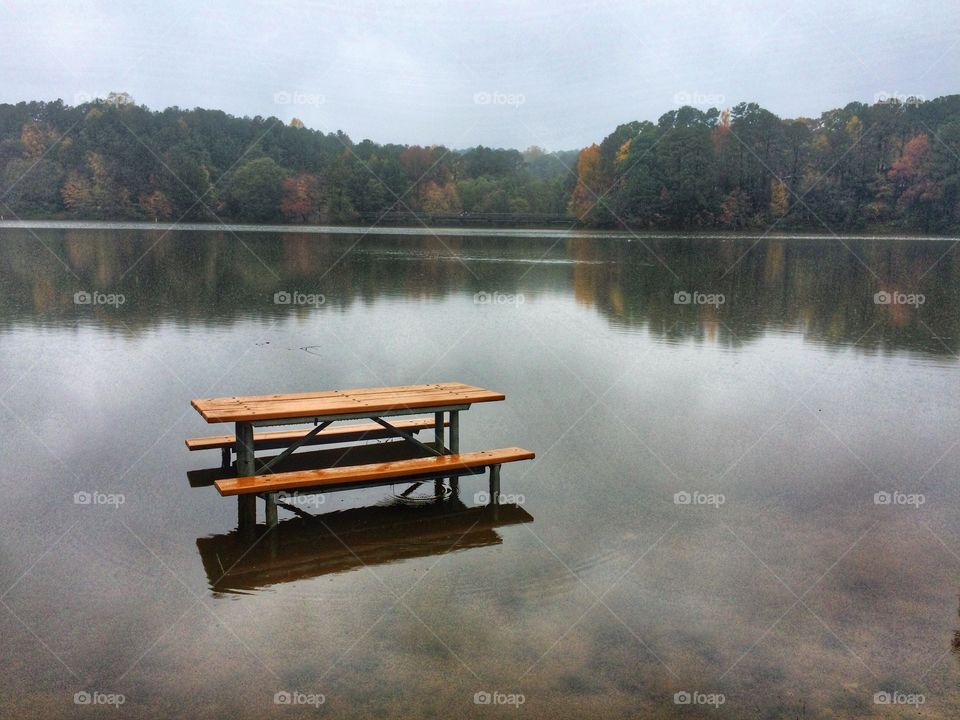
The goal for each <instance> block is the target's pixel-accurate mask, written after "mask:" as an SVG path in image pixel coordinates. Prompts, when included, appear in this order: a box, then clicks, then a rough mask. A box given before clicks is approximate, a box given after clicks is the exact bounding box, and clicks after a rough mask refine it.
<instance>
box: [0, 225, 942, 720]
mask: <svg viewBox="0 0 960 720" xmlns="http://www.w3.org/2000/svg"><path fill="white" fill-rule="evenodd" d="M958 352H960V251H958V250H957V249H956V248H955V241H954V240H935V239H922V240H911V239H880V238H870V239H863V238H812V237H804V238H801V237H797V238H786V237H777V238H763V237H759V236H756V237H749V238H733V237H709V238H708V237H699V238H698V237H663V236H661V237H646V236H630V235H622V234H621V235H610V236H605V235H603V234H596V233H595V234H593V235H586V236H579V235H577V234H576V233H566V234H549V233H544V234H538V233H531V232H524V233H520V234H517V235H516V236H510V234H509V233H497V234H494V235H481V234H476V233H471V234H470V235H457V234H451V233H450V232H449V231H445V232H444V234H442V235H433V234H431V233H429V232H427V231H423V232H413V231H408V232H406V233H401V232H397V231H393V232H391V233H389V234H383V235H380V234H369V235H365V236H364V235H361V234H357V233H337V234H333V233H319V232H306V233H297V232H289V231H285V232H250V231H242V232H233V231H230V230H223V229H220V230H216V231H209V230H208V231H204V230H201V229H193V230H188V231H181V230H175V231H169V230H167V229H163V228H156V229H154V228H149V229H142V228H136V227H116V228H109V227H97V226H90V227H86V228H78V227H57V228H43V227H31V228H11V227H4V228H0V418H2V420H0V423H2V425H0V427H2V429H3V441H2V444H0V467H2V468H3V471H2V473H0V490H2V493H3V494H2V503H0V506H2V510H0V513H2V522H0V554H2V562H0V599H2V606H3V607H0V662H2V667H3V672H2V675H0V715H3V716H4V717H45V718H50V717H74V716H78V717H98V716H101V717H120V716H128V715H129V716H133V717H142V718H165V717H198V718H207V717H209V718H215V717H229V716H234V717H251V718H253V717H263V716H265V715H271V714H278V715H281V714H282V715H284V716H289V717H299V716H311V717H312V716H318V715H329V716H331V717H387V718H401V717H404V718H406V717H409V718H431V717H487V716H489V717H500V716H503V717H520V716H527V717H535V718H551V719H555V718H583V717H615V718H620V717H651V718H672V717H713V718H834V717H871V716H875V717H901V716H905V715H906V714H913V713H916V711H917V710H918V709H919V710H920V711H921V712H922V713H923V714H924V715H925V716H926V717H938V718H939V717H943V718H948V717H956V716H957V715H958V712H960V692H958V680H960V656H958V655H957V654H955V652H954V646H955V643H956V642H957V641H956V637H957V633H958V631H960V617H958V593H960V444H958V441H960V435H958V431H960V402H958V401H960V359H958ZM443 381H462V382H465V383H470V384H474V385H478V386H481V387H487V388H492V389H495V390H499V391H502V392H504V393H506V395H507V400H506V401H505V402H500V403H487V404H482V405H477V406H474V407H473V408H472V409H471V410H470V411H469V412H467V413H464V414H463V416H462V427H461V447H462V449H464V450H479V449H486V448H496V447H505V446H513V445H517V446H521V447H525V448H529V449H532V450H535V451H536V452H537V459H536V460H535V461H533V462H526V463H519V464H515V465H510V466H505V467H504V470H503V479H502V491H503V492H504V493H505V494H510V495H514V496H515V497H513V498H511V500H513V501H515V503H516V504H517V507H511V508H505V509H504V510H503V511H502V514H501V515H499V516H492V515H491V514H490V513H489V512H488V511H486V510H483V509H482V508H481V507H479V506H480V505H482V502H478V501H482V499H483V498H478V497H477V495H476V494H477V493H478V492H481V491H484V490H486V482H485V480H484V479H483V478H481V477H473V478H464V479H462V480H461V481H460V495H459V498H456V497H452V496H449V495H448V496H447V497H445V498H443V499H442V500H440V501H437V500H435V499H434V498H433V497H432V493H433V488H432V487H426V486H422V487H420V488H417V489H415V490H414V491H412V492H409V493H407V491H408V486H407V485H402V484H401V485H396V486H394V487H392V488H391V487H387V488H380V489H371V490H363V491H355V492H345V493H335V494H328V495H326V496H322V497H321V498H320V499H317V500H316V501H315V504H314V505H312V506H301V507H300V508H298V509H299V510H301V513H295V512H292V511H290V510H287V509H281V511H280V515H281V523H280V526H279V527H278V528H277V529H276V530H274V531H272V532H271V533H267V534H264V535H261V536H260V537H259V538H258V540H257V544H256V546H254V547H252V548H251V547H249V545H248V544H247V545H245V544H244V541H243V540H242V539H241V538H240V537H239V536H238V535H237V533H236V525H237V508H236V503H235V502H234V501H233V500H232V499H229V498H222V497H220V496H219V494H218V493H217V492H216V490H215V489H214V488H212V487H210V486H208V485H204V484H203V483H197V482H194V483H191V482H190V481H189V480H188V478H187V472H188V471H193V470H198V469H203V468H215V467H217V466H218V465H219V461H220V457H219V454H218V453H217V452H216V451H208V452H194V453H188V452H187V450H186V448H185V447H184V439H185V438H188V437H195V436H200V435H205V434H219V433H223V432H231V431H232V428H230V427H229V426H223V425H215V426H207V424H206V423H204V422H203V420H202V419H201V418H200V416H199V415H198V414H197V413H196V412H195V411H193V410H192V409H191V407H190V400H191V399H192V398H198V397H212V396H222V395H239V394H261V393H274V392H277V393H279V392H296V391H304V390H314V389H326V388H350V387H369V386H376V385H406V384H414V383H426V382H443ZM303 512H306V513H309V514H310V515H317V516H319V520H311V519H310V518H309V517H304V516H303ZM262 513H263V511H262V504H261V509H260V517H261V519H262V517H263V514H262ZM77 693H80V695H77ZM278 693H280V694H279V695H278ZM121 701H122V704H119V703H121ZM118 704H119V709H118V708H117V705H118ZM278 705H281V706H280V707H278Z"/></svg>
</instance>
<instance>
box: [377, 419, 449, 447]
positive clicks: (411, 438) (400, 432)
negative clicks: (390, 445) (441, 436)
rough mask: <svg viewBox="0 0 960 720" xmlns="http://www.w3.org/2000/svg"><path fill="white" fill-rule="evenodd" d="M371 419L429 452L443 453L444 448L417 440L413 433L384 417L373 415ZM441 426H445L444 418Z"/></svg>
mask: <svg viewBox="0 0 960 720" xmlns="http://www.w3.org/2000/svg"><path fill="white" fill-rule="evenodd" d="M370 419H371V420H373V421H374V422H375V423H377V425H381V426H382V427H385V428H386V429H387V430H389V431H390V432H392V433H393V434H395V435H398V436H399V437H402V438H403V439H404V440H406V441H407V442H411V443H413V444H414V445H416V446H417V447H419V448H422V449H424V450H426V451H427V452H429V453H431V454H433V455H443V451H442V450H437V449H436V448H435V447H431V446H430V445H427V444H426V443H422V442H420V441H419V440H417V439H416V438H415V437H414V436H413V435H411V434H410V433H408V432H406V431H404V430H401V429H400V428H396V427H394V426H393V425H391V424H390V423H388V422H387V421H386V420H384V419H383V418H378V417H372V418H370ZM440 426H441V427H443V421H442V420H441V421H440Z"/></svg>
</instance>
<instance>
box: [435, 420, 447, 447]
mask: <svg viewBox="0 0 960 720" xmlns="http://www.w3.org/2000/svg"><path fill="white" fill-rule="evenodd" d="M433 444H434V447H436V448H437V452H438V453H439V454H440V455H445V454H446V453H445V451H446V449H447V446H446V445H445V444H444V437H443V413H442V412H436V413H434V414H433Z"/></svg>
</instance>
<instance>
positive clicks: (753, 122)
mask: <svg viewBox="0 0 960 720" xmlns="http://www.w3.org/2000/svg"><path fill="white" fill-rule="evenodd" d="M958 187H960V95H950V96H945V97H940V98H936V99H933V100H922V99H919V98H913V97H909V98H886V97H884V98H881V99H879V100H878V101H877V102H875V103H874V104H872V105H868V104H864V103H859V102H853V103H850V104H848V105H847V106H846V107H844V108H842V109H835V110H829V111H826V112H824V113H822V114H821V115H820V117H818V118H803V117H801V118H795V119H783V118H780V117H778V116H777V115H775V114H774V113H772V112H770V111H768V110H765V109H764V108H762V107H760V106H759V105H757V104H755V103H740V104H738V105H736V106H734V107H731V108H728V109H723V110H721V109H717V108H710V109H706V110H704V109H698V108H694V107H689V106H684V107H680V108H678V109H675V110H671V111H669V112H667V113H665V114H664V115H663V116H661V117H660V118H659V120H657V122H655V123H654V122H651V121H646V120H645V121H631V122H628V123H624V124H622V125H620V126H619V127H617V128H616V129H615V130H614V131H613V132H612V133H610V134H609V135H608V136H607V137H605V138H603V140H602V141H600V142H599V143H595V144H592V145H590V146H589V147H586V148H583V149H580V150H569V151H564V152H548V151H547V150H544V149H542V148H539V147H530V148H528V149H526V150H525V151H522V152H521V151H518V150H514V149H497V148H488V147H483V146H478V147H474V148H467V149H451V148H446V147H443V146H441V145H434V146H429V147H420V146H417V145H412V146H407V145H396V144H378V143H376V142H374V141H372V140H366V139H365V140H362V141H360V142H355V141H354V140H352V139H351V138H350V137H349V136H348V135H347V134H345V133H344V132H342V131H336V132H328V133H324V132H321V131H319V130H314V129H310V128H307V127H305V126H304V124H303V123H302V122H301V121H299V120H297V119H293V120H292V121H290V122H289V123H284V122H282V121H280V120H279V119H277V118H274V117H267V118H264V117H260V116H257V117H252V118H251V117H234V116H231V115H229V114H227V113H224V112H222V111H219V110H208V109H201V108H195V109H192V110H185V109H182V108H177V107H171V108H167V109H165V110H159V111H152V110H150V109H149V108H147V107H145V106H142V105H137V104H136V102H135V101H134V100H133V98H131V97H130V96H129V95H128V94H126V93H111V94H110V95H109V96H108V97H107V98H102V99H94V100H91V101H89V102H85V103H82V104H78V105H74V106H71V105H67V104H65V103H64V102H63V101H62V100H56V101H53V102H21V103H17V104H15V105H13V104H0V215H2V216H3V217H4V218H6V219H15V218H23V219H27V218H51V219H101V220H147V221H167V222H170V221H185V222H186V221H190V222H218V221H220V222H247V223H289V224H305V223H324V224H354V223H355V224H366V225H369V224H373V223H377V222H379V221H381V220H383V219H384V217H386V216H391V217H394V216H396V215H398V214H399V215H401V216H403V215H406V216H408V217H409V218H411V219H414V220H416V221H418V222H422V221H424V220H426V221H429V220H430V218H431V217H438V216H476V215H496V216H497V217H498V218H499V220H500V221H501V222H505V223H506V224H509V217H510V216H515V217H520V216H525V217H527V218H529V217H534V218H536V217H537V216H543V217H544V218H546V217H558V216H559V217H562V216H568V217H569V218H570V220H571V221H572V222H574V223H575V224H577V225H580V226H585V227H599V228H623V227H627V228H635V229H663V230H667V229H676V230H698V229H703V230H707V229H710V230H716V229H728V230H744V229H768V228H771V227H775V228H779V229H783V230H788V229H804V230H808V231H818V232H834V231H839V230H845V231H858V230H890V231H908V232H910V231H913V232H934V233H935V232H949V231H953V230H956V229H957V228H958V226H960V207H958V206H960V194H958ZM414 224H415V223H414Z"/></svg>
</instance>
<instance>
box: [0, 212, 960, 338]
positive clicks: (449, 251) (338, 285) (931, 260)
mask: <svg viewBox="0 0 960 720" xmlns="http://www.w3.org/2000/svg"><path fill="white" fill-rule="evenodd" d="M552 243H553V241H552V240H551V239H545V238H540V237H519V238H518V237H511V238H503V237H469V238H467V237H443V238H442V239H438V238H435V237H430V236H426V235H425V236H367V237H364V238H362V239H358V237H357V236H354V235H333V236H330V235H327V236H319V235H316V234H306V233H284V234H256V233H244V234H243V235H242V236H240V239H238V237H237V236H234V235H233V234H231V233H229V232H190V231H185V232H174V233H169V234H166V235H164V232H163V231H160V230H156V231H154V230H148V231H141V230H126V231H114V230H67V231H64V230H36V231H33V232H29V231H25V230H19V229H17V230H9V229H8V230H3V231H0V280H2V283H0V314H2V317H3V318H4V319H5V320H6V321H7V322H26V323H36V324H51V323H52V324H58V323H71V324H72V323H73V322H75V321H76V320H77V319H78V318H93V319H95V320H96V321H97V322H100V323H103V324H104V325H107V326H112V327H117V328H127V327H128V328H131V329H133V330H137V329H139V328H144V327H148V326H150V325H151V324H152V323H155V322H158V321H161V320H163V321H168V320H182V321H184V322H190V323H204V322H210V323H217V324H219V323H222V322H224V321H230V320H238V319H243V318H257V317H264V318H268V317H276V316H278V315H284V314H288V313H303V312H333V311H337V310H338V309H343V308H347V307H350V306H351V305H352V304H354V303H356V302H363V303H370V302H374V301H376V300H378V299H380V298H384V297H397V298H407V299H409V298H442V297H445V296H448V295H451V294H467V295H472V294H473V293H475V292H478V291H480V290H486V291H498V292H503V293H515V292H523V293H526V294H530V295H532V296H536V295H537V294H538V293H542V292H550V293H558V294H561V295H562V294H569V295H572V296H573V297H574V298H575V300H576V301H577V302H578V303H580V304H582V305H586V306H590V307H594V308H596V309H597V310H598V311H599V312H600V313H601V314H602V315H603V316H604V317H606V318H607V320H608V321H609V322H610V323H611V325H612V326H614V327H616V328H623V329H636V328H644V329H647V330H648V331H650V332H651V333H653V334H654V335H657V336H661V337H667V338H675V339H684V338H706V339H709V338H711V336H713V337H716V338H717V339H719V340H720V341H722V342H724V343H728V344H737V343H741V342H746V341H749V340H751V339H753V338H756V337H758V336H760V335H761V334H762V333H763V332H764V331H765V330H767V329H769V328H781V329H787V330H794V331H798V332H801V333H802V334H803V335H804V336H805V337H806V338H808V339H813V340H816V341H819V342H825V343H829V344H848V343H851V342H856V343H857V344H859V345H861V346H863V347H876V348H881V347H887V348H891V349H898V348H910V349H917V348H922V349H924V350H925V351H927V352H933V353H944V354H946V353H948V352H956V350H957V349H958V345H960V341H958V338H960V327H958V325H960V289H958V288H960V285H958V282H957V280H958V279H960V253H958V252H954V251H951V247H952V244H951V243H950V242H946V241H945V242H930V241H896V240H889V241H887V240H860V241H855V240H849V239H845V240H843V241H840V240H836V239H830V238H827V239H822V240H815V239H790V240H783V239H773V240H762V241H760V242H757V241H756V240H753V239H733V238H731V239H728V240H717V239H695V238H693V239H691V238H657V239H653V238H644V239H643V240H642V241H640V240H636V239H634V240H632V241H629V242H626V241H623V240H617V239H602V238H596V237H592V238H586V237H583V238H569V239H564V240H563V241H561V242H559V243H556V244H555V245H553V244H552ZM539 260H543V261H545V262H537V261H539ZM494 261H495V262H494ZM79 290H100V291H102V292H122V293H124V294H125V296H126V298H127V302H126V303H125V305H124V306H123V308H121V309H120V310H119V311H117V310H114V309H113V308H109V307H79V308H78V307H77V306H76V305H75V304H74V302H73V295H74V293H75V292H77V291H79ZM279 290H287V291H294V290H299V291H300V292H303V293H322V294H323V295H324V296H325V297H326V304H325V305H324V306H323V307H321V308H320V309H319V310H313V309H307V308H296V307H291V306H285V305H276V304H275V303H274V302H273V294H274V293H275V292H277V291H279ZM881 290H886V291H900V292H903V293H920V294H923V295H924V296H925V303H924V304H923V305H922V306H921V307H920V308H919V309H916V308H912V307H908V306H903V305H878V304H875V303H874V294H875V293H877V292H879V291H881ZM678 291H688V292H693V291H699V292H703V293H721V294H723V295H724V297H725V303H724V304H723V305H722V306H721V307H719V308H716V307H713V306H709V305H703V306H693V305H686V306H684V305H677V304H675V303H674V293H675V292H678Z"/></svg>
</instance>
